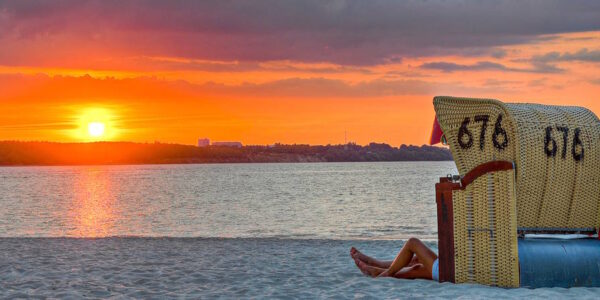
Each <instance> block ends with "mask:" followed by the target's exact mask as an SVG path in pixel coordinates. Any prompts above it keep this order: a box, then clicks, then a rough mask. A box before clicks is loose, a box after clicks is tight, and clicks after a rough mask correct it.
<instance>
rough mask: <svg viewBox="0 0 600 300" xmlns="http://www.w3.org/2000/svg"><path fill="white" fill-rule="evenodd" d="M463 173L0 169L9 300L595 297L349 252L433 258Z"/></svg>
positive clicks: (309, 168)
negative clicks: (395, 268)
mask: <svg viewBox="0 0 600 300" xmlns="http://www.w3.org/2000/svg"><path fill="white" fill-rule="evenodd" d="M456 172H457V171H456V167H455V165H454V163H453V162H368V163H289V164H288V163H271V164H189V165H118V166H58V167H2V168H0V297H2V298H61V299H64V298H66V299H81V298H92V299H97V298H115V299H128V298H138V299H139V298H142V299H168V298H177V299H181V298H183V299H187V298H190V299H221V298H223V299H240V298H241V299H246V298H250V299H263V298H276V299H322V298H335V299H349V298H350V299H356V298H360V299H371V298H378V299H380V298H384V299H404V298H411V299H412V298H417V299H419V298H426V299H431V298H434V299H435V298H444V299H445V298H464V299H474V298H475V299H477V298H481V299H483V298H524V297H527V298H532V299H536V298H539V299H541V298H545V299H548V298H551V299H553V298H565V297H577V298H583V299H585V298H590V299H592V298H598V297H599V296H600V289H596V288H572V289H563V288H543V289H525V288H520V289H503V288H494V287H487V286H482V285H475V284H450V283H437V282H433V281H428V280H400V279H391V278H379V279H373V278H370V277H366V276H364V275H363V274H362V273H361V272H360V271H359V270H358V269H357V267H356V266H355V264H354V261H353V260H352V259H351V258H350V256H349V250H350V247H352V246H354V247H357V248H358V249H359V250H361V251H363V252H364V253H366V254H368V255H371V256H374V257H377V258H381V259H388V260H389V259H393V258H394V256H395V255H396V253H397V252H398V250H399V249H400V248H401V247H402V245H403V244H404V242H405V241H406V240H407V239H408V238H410V237H417V238H420V239H422V240H423V241H425V243H426V244H427V245H428V246H429V247H431V248H432V249H434V251H437V220H436V204H435V183H436V182H437V181H438V180H439V178H440V177H445V176H447V175H448V174H456Z"/></svg>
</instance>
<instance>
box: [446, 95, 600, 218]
mask: <svg viewBox="0 0 600 300" xmlns="http://www.w3.org/2000/svg"><path fill="white" fill-rule="evenodd" d="M434 107H435V110H436V113H437V117H438V120H439V123H440V126H441V127H442V130H443V131H444V134H445V136H446V139H447V141H448V143H449V145H450V150H451V152H452V155H453V156H454V160H455V162H456V165H457V168H458V170H459V172H460V173H461V174H463V175H464V174H466V173H467V172H468V171H470V170H471V169H473V168H474V167H476V166H478V165H480V164H482V163H485V162H488V161H492V160H508V161H514V162H515V163H516V168H517V175H516V190H517V222H518V227H521V228H538V229H543V228H553V229H575V228H598V226H599V225H600V206H599V203H600V176H598V175H600V122H599V120H598V118H597V117H596V116H595V115H594V114H593V113H592V112H591V111H589V110H587V109H585V108H581V107H564V106H549V105H539V104H524V103H514V104H508V103H507V104H504V103H502V102H500V101H497V100H491V99H470V98H454V97H436V98H434Z"/></svg>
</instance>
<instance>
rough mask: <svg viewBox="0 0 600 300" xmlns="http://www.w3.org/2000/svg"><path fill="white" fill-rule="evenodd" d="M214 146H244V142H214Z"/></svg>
mask: <svg viewBox="0 0 600 300" xmlns="http://www.w3.org/2000/svg"><path fill="white" fill-rule="evenodd" d="M211 145H212V146H224V147H235V148H242V143H240V142H212V144H211Z"/></svg>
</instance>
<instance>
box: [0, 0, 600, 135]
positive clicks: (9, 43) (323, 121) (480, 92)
mask: <svg viewBox="0 0 600 300" xmlns="http://www.w3.org/2000/svg"><path fill="white" fill-rule="evenodd" d="M436 95H451V96H465V97H486V98H495V99H500V100H502V101H505V102H535V103H547V104H557V105H580V106H585V107H588V108H589V109H591V110H592V111H594V112H595V113H596V114H600V2H599V1H436V0H430V1H379V0H373V1H358V0H357V1H343V0H334V1H320V0H314V1H311V0H309V1H279V0H269V1H266V0H250V1H227V0H224V1H223V0H221V1H27V0H26V1H2V0H0V113H1V115H0V140H35V141H58V142H88V141H94V140H109V141H112V140H114V141H135V142H155V141H159V142H168V143H181V144H195V143H196V140H197V139H198V138H203V137H207V138H210V139H211V140H212V141H241V142H243V143H244V144H273V143H286V144H293V143H302V144H340V143H344V141H345V139H347V140H348V141H352V142H356V143H358V144H368V143H370V142H380V143H388V144H391V145H395V146H397V145H400V144H416V145H420V144H425V143H427V141H428V139H429V134H430V131H431V127H432V123H433V119H434V111H433V105H432V99H433V97H434V96H436ZM91 123H93V124H95V125H98V124H101V125H102V126H103V129H104V131H103V133H102V134H101V135H99V136H93V135H91V134H90V131H89V130H88V129H89V125H90V124H91ZM96 128H97V127H96Z"/></svg>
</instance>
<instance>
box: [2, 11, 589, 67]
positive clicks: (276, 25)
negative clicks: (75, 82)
mask: <svg viewBox="0 0 600 300" xmlns="http://www.w3.org/2000/svg"><path fill="white" fill-rule="evenodd" d="M599 29H600V2H598V1H516V0H514V1H513V0H509V1H442V0H433V1H394V0H374V1H359V0H356V1H344V0H338V1H320V0H307V1H279V0H260V1H242V0H240V1H221V0H219V1H139V0H134V1H116V0H111V1H99V0H98V1H2V2H0V43H2V44H3V46H2V47H1V48H0V63H2V64H28V63H31V61H33V60H34V58H33V57H32V53H31V51H33V50H27V49H30V48H35V47H38V48H42V49H43V47H44V46H46V47H50V48H51V49H52V51H48V52H51V53H57V52H59V53H61V54H62V55H63V56H60V57H57V58H56V60H57V61H59V60H60V59H63V60H64V55H77V53H76V52H77V50H76V48H77V46H78V45H86V47H88V48H89V49H96V48H98V49H104V48H106V47H107V45H108V46H110V48H111V50H112V52H111V53H113V54H114V53H124V54H123V55H125V54H128V55H131V54H132V52H133V53H134V54H136V55H150V56H178V57H186V58H194V59H206V60H225V61H230V60H239V61H267V60H293V61H304V62H322V61H326V62H333V63H339V64H346V65H370V64H379V63H386V62H390V61H399V60H401V58H402V57H407V56H413V57H414V56H428V55H440V54H445V55H447V54H460V55H464V54H467V55H491V56H494V57H502V56H504V55H505V53H503V52H502V51H499V50H497V46H503V45H511V44H517V43H528V42H533V41H536V40H537V39H539V38H541V37H540V35H545V34H557V33H564V32H579V31H590V30H599ZM28 47H30V48H28ZM70 47H72V48H70ZM73 48H75V50H73ZM19 50H22V51H19ZM25 50H27V51H25ZM61 51H62V52H61ZM98 51H100V50H98ZM119 51H120V52H119ZM46 54H47V55H49V53H46ZM56 55H58V54H56ZM44 59H45V60H51V57H50V58H48V57H46V58H44ZM40 60H42V58H40Z"/></svg>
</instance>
